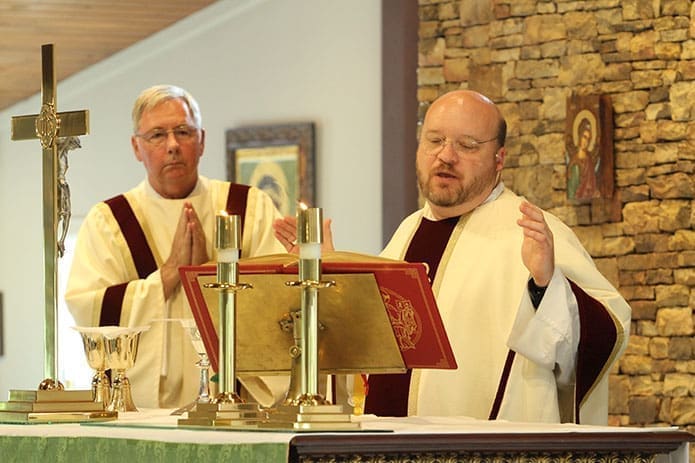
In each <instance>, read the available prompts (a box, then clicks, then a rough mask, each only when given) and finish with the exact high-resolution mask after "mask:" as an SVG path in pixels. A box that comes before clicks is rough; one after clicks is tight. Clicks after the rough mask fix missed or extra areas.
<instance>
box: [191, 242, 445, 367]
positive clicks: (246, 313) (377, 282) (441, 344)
mask: <svg viewBox="0 0 695 463" xmlns="http://www.w3.org/2000/svg"><path fill="white" fill-rule="evenodd" d="M298 264H299V258H298V256H297V255H294V254H273V255H268V256H262V257H255V258H248V259H241V260H240V261H239V274H240V275H239V282H240V283H249V284H251V285H253V288H251V289H246V290H242V291H238V292H237V293H236V314H237V323H236V325H237V333H236V335H237V344H236V369H237V372H238V373H239V374H242V375H243V374H287V373H289V371H290V367H291V359H290V356H289V351H290V348H291V347H292V346H293V345H294V343H295V339H294V337H293V328H292V326H293V323H294V321H295V319H296V316H297V314H298V313H299V309H300V292H301V289H299V288H297V287H290V286H287V285H286V284H285V283H286V282H288V281H296V280H297V279H298ZM179 272H180V274H181V282H182V286H183V289H184V291H185V293H186V296H187V298H188V301H189V303H190V306H191V311H192V312H193V317H194V318H195V320H196V324H197V325H198V329H199V331H200V333H201V337H202V338H203V342H204V344H205V348H206V350H207V353H208V356H209V357H210V363H211V364H212V367H213V369H214V370H215V371H217V370H218V369H217V362H218V354H219V340H218V339H219V338H218V328H219V308H218V305H219V293H218V292H217V291H216V290H215V289H207V288H204V285H205V284H207V283H214V282H215V281H216V264H215V263H210V264H206V265H200V266H183V267H181V268H180V269H179ZM321 272H322V278H321V279H322V281H334V282H335V285H334V286H332V287H329V288H324V289H320V290H319V297H318V313H319V317H318V318H319V335H318V338H319V341H318V342H319V346H318V347H319V369H320V370H321V372H322V373H390V372H401V371H404V370H405V369H406V368H441V369H454V368H456V360H455V359H454V355H453V352H452V350H451V346H450V344H449V339H448V338H447V334H446V332H445V330H444V326H443V324H442V320H441V317H440V315H439V311H438V309H437V304H436V302H435V299H434V295H433V294H432V289H431V287H430V283H429V281H428V279H427V272H426V271H425V266H424V264H418V263H408V262H403V261H398V260H392V259H386V258H381V257H375V256H370V255H364V254H356V253H350V252H341V251H334V252H330V253H325V254H324V255H323V256H322V259H321Z"/></svg>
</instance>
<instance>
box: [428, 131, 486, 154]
mask: <svg viewBox="0 0 695 463" xmlns="http://www.w3.org/2000/svg"><path fill="white" fill-rule="evenodd" d="M495 140H497V137H493V138H490V139H489V140H482V141H478V140H476V139H475V138H473V137H468V136H465V137H462V138H459V139H458V140H449V139H448V138H446V137H441V136H439V135H426V136H424V137H423V138H422V140H421V141H420V143H421V144H422V146H423V148H424V149H425V153H427V154H428V155H430V156H437V155H438V154H439V153H441V152H442V151H443V150H444V147H445V146H446V145H448V144H451V147H452V148H453V149H454V152H455V153H456V154H457V155H458V156H459V157H460V158H471V157H475V156H476V155H477V154H478V151H480V147H481V146H482V145H484V144H485V143H489V142H491V141H495Z"/></svg>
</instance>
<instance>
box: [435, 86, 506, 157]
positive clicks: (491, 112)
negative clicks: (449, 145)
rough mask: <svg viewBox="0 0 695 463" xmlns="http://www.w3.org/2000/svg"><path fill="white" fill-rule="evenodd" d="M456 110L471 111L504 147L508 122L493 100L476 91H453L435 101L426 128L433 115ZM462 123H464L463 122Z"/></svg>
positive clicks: (499, 144)
mask: <svg viewBox="0 0 695 463" xmlns="http://www.w3.org/2000/svg"><path fill="white" fill-rule="evenodd" d="M454 108H455V109H456V110H465V111H466V112H468V111H470V112H471V114H474V115H476V118H478V119H479V120H480V121H481V122H484V123H486V124H488V125H489V128H490V129H492V130H493V131H494V132H493V133H494V134H495V135H496V138H497V144H498V146H500V147H502V146H504V144H505V142H506V139H507V122H506V121H505V120H504V117H503V116H502V113H501V112H500V110H499V108H498V107H497V105H496V104H495V103H494V102H493V101H492V100H491V99H489V98H488V97H486V96H485V95H483V94H482V93H479V92H476V91H474V90H467V89H461V90H453V91H451V92H448V93H445V94H444V95H442V96H440V97H439V98H437V99H436V100H434V102H433V103H432V104H431V105H430V107H429V109H428V110H427V113H426V114H425V121H424V126H427V119H428V117H431V114H433V113H436V112H439V113H440V114H441V113H443V112H444V111H447V110H451V109H454ZM461 122H462V123H464V121H463V120H462V121H461Z"/></svg>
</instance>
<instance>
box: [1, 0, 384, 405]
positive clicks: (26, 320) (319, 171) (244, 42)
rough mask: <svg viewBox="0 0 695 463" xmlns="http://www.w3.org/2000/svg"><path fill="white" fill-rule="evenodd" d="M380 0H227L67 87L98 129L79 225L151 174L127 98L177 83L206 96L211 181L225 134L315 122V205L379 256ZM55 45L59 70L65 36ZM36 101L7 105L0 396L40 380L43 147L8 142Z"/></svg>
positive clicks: (204, 164)
mask: <svg viewBox="0 0 695 463" xmlns="http://www.w3.org/2000/svg"><path fill="white" fill-rule="evenodd" d="M380 3H381V2H379V1H378V0H331V1H325V0H222V1H220V2H218V3H215V4H214V5H212V6H211V7H209V8H207V9H205V10H203V11H201V12H199V13H198V14H196V15H194V16H191V17H189V18H187V19H185V20H184V21H181V22H179V23H177V24H175V25H174V26H172V27H171V28H169V29H167V30H165V31H162V32H161V33H159V34H156V35H155V36H152V37H150V38H148V39H146V40H144V41H143V42H141V43H138V44H137V45H135V46H133V47H131V48H129V49H127V50H125V51H123V52H121V53H119V54H117V55H114V56H112V57H111V58H109V59H107V60H105V61H103V62H101V63H99V64H97V65H95V66H92V67H91V68H89V69H87V70H86V71H83V72H81V73H79V74H77V75H75V76H73V77H71V78H70V79H68V80H66V81H64V82H61V84H60V85H59V86H58V109H59V110H62V111H66V110H77V109H89V111H90V125H91V133H90V134H89V135H88V136H86V137H82V138H81V142H82V148H81V149H78V150H75V151H73V152H71V154H70V168H69V170H68V181H69V184H70V188H71V198H72V208H73V217H74V222H73V226H72V227H73V228H72V232H75V231H76V225H75V224H76V223H79V220H80V218H81V217H82V216H84V214H85V213H86V212H87V210H88V209H89V207H90V206H91V205H92V204H94V203H95V202H97V201H100V200H102V199H105V198H107V197H110V196H112V195H114V194H117V193H120V192H122V191H125V190H126V189H128V188H130V187H132V186H133V185H135V184H136V183H137V182H139V181H140V180H142V179H143V178H144V170H143V168H142V166H141V165H140V164H139V163H138V162H137V161H136V160H135V158H134V157H133V155H132V151H131V149H130V143H129V137H130V133H131V124H130V110H131V105H132V102H133V100H134V99H135V97H136V96H137V94H138V93H139V92H140V90H142V89H143V88H145V87H148V86H150V85H152V84H156V83H172V84H177V85H181V86H183V87H185V88H186V89H188V90H189V91H190V92H191V93H193V95H194V96H196V98H197V99H198V102H199V103H200V106H201V109H202V111H203V125H204V126H205V128H206V130H207V138H206V151H205V155H204V156H203V158H202V160H201V166H200V171H201V173H202V174H203V175H206V176H209V177H217V178H224V176H225V159H224V156H225V149H224V142H225V135H224V131H225V129H228V128H232V127H236V126H241V125H249V124H273V123H284V122H299V121H314V122H315V123H316V127H317V140H316V142H317V153H316V156H317V160H316V162H317V166H316V178H317V203H316V206H319V207H322V208H323V209H324V215H325V216H329V217H332V218H333V220H334V238H335V241H336V245H337V246H338V247H339V248H343V249H351V250H355V251H359V252H368V253H376V252H378V251H379V250H380V247H381V230H380V224H381V163H380V160H381V153H380V143H381V82H380V81H381V69H380V63H381V55H380V50H381V43H380V40H381V39H380V33H381V32H380V31H381V9H380V8H381V7H380ZM55 46H56V57H55V62H56V67H58V68H59V67H60V62H61V43H60V39H59V38H57V39H56V41H55ZM36 53H37V54H39V53H40V50H39V49H37V50H36ZM39 107H40V98H39V96H38V95H36V96H34V97H32V98H29V99H27V100H25V101H23V102H21V103H19V104H17V105H15V106H13V107H11V108H9V109H7V110H6V111H3V112H0V121H1V122H0V217H2V218H1V219H0V224H1V225H0V292H2V294H3V299H4V309H3V311H4V320H3V324H4V337H5V339H4V356H2V357H0V400H6V399H5V398H6V397H7V390H8V389H10V388H12V389H18V388H19V389H22V388H30V389H31V388H35V387H36V385H37V384H38V382H39V381H40V380H41V379H43V305H44V302H43V286H42V285H43V255H42V239H43V238H42V222H41V220H42V219H41V208H42V204H41V160H40V146H39V143H38V141H22V142H11V141H10V133H9V126H10V124H9V120H10V118H11V116H13V115H22V114H33V113H36V112H37V111H38V109H39ZM367 224H371V225H367Z"/></svg>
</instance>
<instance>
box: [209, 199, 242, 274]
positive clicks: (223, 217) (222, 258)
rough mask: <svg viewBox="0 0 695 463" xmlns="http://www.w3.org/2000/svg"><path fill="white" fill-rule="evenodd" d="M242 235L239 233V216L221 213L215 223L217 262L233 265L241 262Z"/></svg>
mask: <svg viewBox="0 0 695 463" xmlns="http://www.w3.org/2000/svg"><path fill="white" fill-rule="evenodd" d="M240 243H241V233H240V231H239V216H238V215H229V214H227V212H226V211H221V212H220V213H219V214H218V215H217V216H216V221H215V247H216V248H217V261H218V262H223V263H231V262H238V261H239V248H240Z"/></svg>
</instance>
